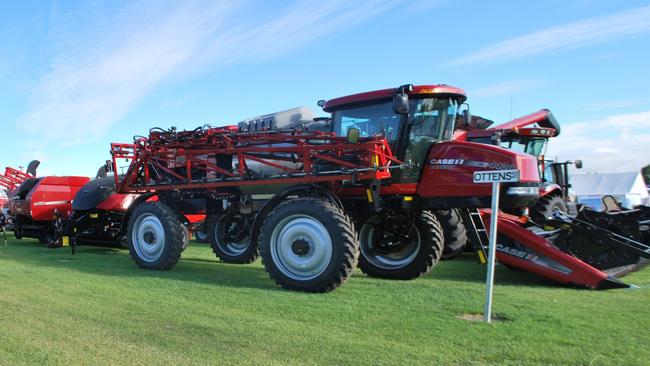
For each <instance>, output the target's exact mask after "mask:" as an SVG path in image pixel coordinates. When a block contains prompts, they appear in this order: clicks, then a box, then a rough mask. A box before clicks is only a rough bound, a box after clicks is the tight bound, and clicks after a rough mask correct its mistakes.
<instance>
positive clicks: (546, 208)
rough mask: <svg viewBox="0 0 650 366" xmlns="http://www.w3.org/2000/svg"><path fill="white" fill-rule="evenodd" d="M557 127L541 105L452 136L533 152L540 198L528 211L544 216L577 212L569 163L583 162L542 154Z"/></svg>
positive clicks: (458, 138)
mask: <svg viewBox="0 0 650 366" xmlns="http://www.w3.org/2000/svg"><path fill="white" fill-rule="evenodd" d="M560 131H561V128H560V125H559V123H558V122H557V120H556V119H555V117H554V116H553V114H552V113H551V112H550V111H549V110H548V109H542V110H540V111H537V112H535V113H531V114H529V115H526V116H523V117H520V118H517V119H514V120H512V121H509V122H505V123H502V124H499V125H496V126H493V127H489V128H488V126H485V125H482V126H477V127H470V128H467V129H465V130H461V131H457V132H456V134H455V135H454V139H456V140H461V141H473V142H480V143H484V144H490V145H498V146H501V147H504V148H506V149H510V150H514V151H518V152H522V153H525V154H529V155H532V156H535V157H536V158H537V161H538V167H539V173H540V177H541V181H542V182H541V184H540V186H539V200H537V201H536V202H535V204H534V205H531V206H530V210H529V215H531V216H532V217H536V218H544V217H550V216H552V214H553V212H558V211H561V212H566V213H569V214H571V215H576V214H577V209H576V205H575V203H574V202H573V201H572V200H571V199H570V196H569V188H570V187H571V185H570V183H569V172H568V166H569V165H572V164H575V167H576V168H578V169H580V168H581V167H582V162H581V161H579V160H577V161H575V162H573V161H564V162H556V161H552V160H546V159H545V157H544V154H545V152H546V148H547V145H548V142H549V140H550V139H551V138H554V137H557V136H558V135H559V134H560Z"/></svg>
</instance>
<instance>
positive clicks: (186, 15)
mask: <svg viewBox="0 0 650 366" xmlns="http://www.w3.org/2000/svg"><path fill="white" fill-rule="evenodd" d="M397 1H401V0H393V1H380V0H375V1H367V2H363V3H360V2H346V1H342V0H339V1H329V2H317V1H308V2H300V3H298V4H297V5H291V6H290V7H289V8H288V9H285V10H286V12H284V13H283V14H284V15H282V16H280V17H277V18H272V17H271V16H267V14H261V15H262V16H264V18H265V19H269V18H270V20H268V21H262V22H259V23H257V22H255V21H253V20H249V19H252V18H254V17H252V16H250V15H251V14H245V13H244V14H237V11H241V10H242V9H244V8H245V5H246V4H245V3H237V2H232V1H225V0H222V1H218V0H214V1H207V0H206V1H201V0H190V1H183V2H164V1H145V2H137V3H129V4H127V5H125V6H124V7H122V8H121V9H119V10H118V11H111V12H109V14H108V15H105V13H106V10H107V9H97V8H101V5H99V6H98V5H96V3H93V5H92V6H91V5H89V6H88V7H87V8H84V9H82V10H81V11H79V12H78V13H76V12H73V13H71V14H64V16H63V17H58V18H56V19H55V20H58V21H59V24H58V27H57V28H55V30H54V31H53V32H52V34H51V41H52V42H53V43H54V46H53V53H54V56H53V58H52V61H51V65H50V68H49V71H48V72H47V73H46V74H45V75H43V76H42V77H41V78H39V79H38V80H37V81H36V82H35V85H34V87H33V89H32V93H31V99H30V100H31V104H30V109H29V110H28V111H27V112H26V113H25V114H24V115H23V116H22V118H20V119H19V120H18V122H17V126H18V127H19V128H21V129H23V130H25V131H28V132H30V133H33V134H34V135H35V136H36V138H39V140H41V142H42V141H43V140H45V141H48V140H57V141H63V142H66V143H68V144H77V143H84V142H91V141H93V140H95V139H96V138H97V137H100V136H102V135H104V134H105V133H106V131H107V130H108V129H109V128H110V126H111V125H113V124H114V123H115V122H116V121H118V120H120V119H121V118H123V117H124V116H125V115H126V114H127V113H128V112H129V111H130V110H131V109H132V108H133V107H134V106H135V105H137V103H138V102H139V101H141V100H142V99H143V98H144V97H145V96H147V95H148V94H149V93H151V92H152V91H153V90H155V88H156V87H158V86H159V85H160V84H161V83H163V82H165V81H166V80H169V79H171V78H175V77H178V75H185V76H187V75H189V74H193V73H196V72H200V71H201V70H203V69H204V68H205V67H207V66H211V67H219V66H223V65H226V64H228V63H232V62H239V61H242V60H246V59H248V57H249V56H250V59H251V60H260V59H265V58H269V57H275V56H278V55H281V54H284V53H287V52H290V51H291V50H293V49H295V48H297V47H300V46H303V45H305V44H306V43H309V42H312V41H314V40H316V39H317V38H320V37H323V36H326V35H328V34H332V33H335V32H340V31H342V30H343V29H345V28H346V27H350V26H352V25H355V24H358V23H359V22H360V21H363V20H365V19H368V18H370V17H372V16H375V15H377V14H379V13H380V12H383V11H386V10H387V9H388V8H390V7H392V6H393V5H394V4H395V3H396V2H397ZM107 8H109V9H110V8H112V6H107ZM244 10H246V9H244ZM248 10H250V9H248ZM235 15H239V17H237V19H243V20H242V21H241V22H240V23H239V26H238V27H233V25H232V19H234V18H235ZM256 15H257V16H260V14H256Z"/></svg>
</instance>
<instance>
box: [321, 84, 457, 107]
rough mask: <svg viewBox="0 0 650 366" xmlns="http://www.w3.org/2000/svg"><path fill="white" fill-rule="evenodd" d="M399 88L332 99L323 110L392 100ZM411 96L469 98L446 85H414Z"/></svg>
mask: <svg viewBox="0 0 650 366" xmlns="http://www.w3.org/2000/svg"><path fill="white" fill-rule="evenodd" d="M396 91H397V88H391V89H381V90H375V91H370V92H365V93H358V94H352V95H347V96H345V97H340V98H334V99H330V100H328V101H326V102H325V104H324V105H323V110H324V111H325V112H331V111H333V110H336V109H339V108H341V107H343V106H346V105H349V104H357V103H364V102H370V101H374V100H381V99H389V98H392V97H393V95H394V94H395V92H396ZM407 94H408V95H409V96H425V95H429V96H437V97H451V98H456V99H459V100H460V101H461V102H464V101H465V100H466V99H467V97H466V96H465V91H464V90H462V89H459V88H456V87H453V86H449V85H445V84H437V85H414V86H413V91H411V92H408V93H407Z"/></svg>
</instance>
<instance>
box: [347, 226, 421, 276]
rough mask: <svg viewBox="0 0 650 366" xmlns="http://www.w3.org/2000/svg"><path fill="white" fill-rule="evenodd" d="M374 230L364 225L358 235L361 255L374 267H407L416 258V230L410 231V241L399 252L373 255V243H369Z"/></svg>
mask: <svg viewBox="0 0 650 366" xmlns="http://www.w3.org/2000/svg"><path fill="white" fill-rule="evenodd" d="M374 230H375V228H374V225H372V224H364V225H363V226H362V227H361V232H360V233H359V239H360V243H359V244H360V248H359V249H360V250H361V255H363V257H364V258H365V259H366V260H367V261H368V262H370V263H372V264H373V265H374V266H376V267H379V268H382V269H388V270H391V269H398V268H402V267H405V266H407V265H408V264H409V263H411V262H413V260H414V259H415V257H417V255H418V252H419V251H420V245H421V240H420V233H419V232H418V230H417V229H416V228H413V229H411V232H410V237H411V240H409V242H408V245H406V246H404V247H403V248H401V249H400V250H399V251H396V252H391V253H388V254H377V253H375V250H374V246H373V243H371V242H370V238H371V237H372V234H373V232H374Z"/></svg>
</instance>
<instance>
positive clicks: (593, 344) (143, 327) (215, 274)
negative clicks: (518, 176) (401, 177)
mask: <svg viewBox="0 0 650 366" xmlns="http://www.w3.org/2000/svg"><path fill="white" fill-rule="evenodd" d="M484 270H485V269H484V267H481V266H480V265H478V264H476V263H474V261H473V258H472V256H465V257H461V258H460V259H459V260H455V261H450V262H443V263H441V264H439V265H438V267H436V268H435V269H434V271H433V272H432V273H431V274H429V275H427V276H426V277H424V278H421V279H418V280H415V281H410V282H393V281H382V280H376V279H371V278H367V277H365V276H363V275H362V274H360V273H355V275H354V276H353V277H352V278H351V279H350V281H349V282H348V283H346V284H345V285H344V286H343V287H341V288H340V289H338V290H337V291H335V292H333V293H330V294H324V295H315V294H304V293H297V292H290V291H285V290H281V289H279V288H277V287H275V286H274V284H273V283H272V281H271V280H270V279H269V278H268V276H267V275H266V272H264V269H263V268H262V266H261V265H260V264H259V262H256V263H255V264H253V265H248V266H237V265H228V264H223V263H219V262H218V261H217V260H216V259H215V258H214V256H213V255H212V252H211V251H210V249H209V248H208V247H207V246H205V245H204V244H195V243H193V245H192V246H191V247H190V248H189V249H188V250H187V251H186V252H185V253H184V254H183V258H182V259H181V261H180V262H179V263H178V265H177V266H176V267H175V268H174V269H173V270H171V271H168V272H154V271H145V270H140V269H138V268H136V266H135V265H134V264H133V263H132V262H131V260H130V258H129V255H128V253H127V252H126V251H120V250H113V249H103V248H92V247H82V248H81V249H80V250H79V252H78V253H77V255H74V256H72V255H71V254H70V252H69V250H68V249H65V248H62V249H56V250H51V249H47V248H44V247H42V246H40V245H39V244H38V243H36V242H34V241H31V240H21V241H17V240H13V239H10V241H9V244H8V246H6V247H3V246H2V244H1V242H0V363H1V364H7V365H16V364H65V365H69V364H93V365H95V364H116V365H123V364H142V365H151V364H174V365H176V364H199V365H204V364H297V365H310V364H354V365H365V364H367V365H378V364H400V365H401V364H462V365H471V364H517V365H519V364H562V365H569V364H570V365H580V364H582V365H634V364H638V365H643V364H646V365H647V364H648V363H649V362H650V347H648V344H650V331H649V329H650V319H649V317H648V315H649V311H648V310H649V308H650V269H645V270H643V271H640V272H637V273H634V274H632V275H629V276H628V277H626V278H625V280H626V281H628V282H631V283H635V284H637V285H639V286H640V288H639V289H631V290H609V291H588V290H579V289H570V288H559V287H555V286H552V285H550V284H547V283H545V282H544V281H542V280H540V279H538V278H536V277H535V276H533V275H529V274H526V273H518V272H513V271H510V270H508V269H506V268H501V267H498V269H497V272H496V281H497V282H496V283H497V286H496V288H495V294H494V299H495V305H494V310H495V312H496V313H497V314H500V315H502V316H504V317H506V318H507V319H508V320H506V321H501V322H497V323H494V324H483V323H477V322H468V321H466V320H461V319H459V318H458V316H459V315H462V314H467V313H480V312H481V310H482V305H483V296H484V284H483V280H484Z"/></svg>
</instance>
